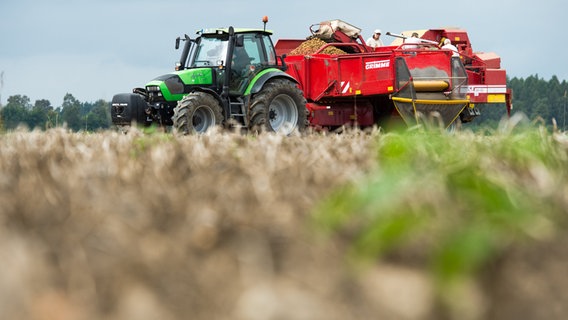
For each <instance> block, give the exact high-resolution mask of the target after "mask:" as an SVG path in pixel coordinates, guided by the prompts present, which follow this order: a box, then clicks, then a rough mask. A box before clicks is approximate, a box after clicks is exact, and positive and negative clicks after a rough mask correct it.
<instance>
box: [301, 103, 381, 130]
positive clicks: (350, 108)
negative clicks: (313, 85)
mask: <svg viewBox="0 0 568 320" xmlns="http://www.w3.org/2000/svg"><path fill="white" fill-rule="evenodd" d="M306 108H307V109H308V111H309V116H308V120H309V121H310V124H311V125H312V126H322V127H326V126H342V125H345V124H352V125H355V124H357V125H360V126H372V125H373V124H374V118H373V106H372V105H371V103H370V102H369V101H368V100H360V101H357V100H353V101H333V103H332V104H330V105H325V104H317V103H308V104H306Z"/></svg>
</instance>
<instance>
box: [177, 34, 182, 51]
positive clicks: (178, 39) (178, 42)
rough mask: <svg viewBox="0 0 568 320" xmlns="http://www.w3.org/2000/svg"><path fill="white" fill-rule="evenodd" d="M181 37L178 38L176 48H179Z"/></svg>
mask: <svg viewBox="0 0 568 320" xmlns="http://www.w3.org/2000/svg"><path fill="white" fill-rule="evenodd" d="M180 40H181V39H180V37H177V38H176V50H177V49H179V42H180Z"/></svg>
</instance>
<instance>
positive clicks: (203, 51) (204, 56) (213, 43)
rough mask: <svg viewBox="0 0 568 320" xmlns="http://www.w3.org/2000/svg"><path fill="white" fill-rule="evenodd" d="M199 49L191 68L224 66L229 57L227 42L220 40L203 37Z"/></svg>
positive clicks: (196, 49) (196, 50) (197, 48)
mask: <svg viewBox="0 0 568 320" xmlns="http://www.w3.org/2000/svg"><path fill="white" fill-rule="evenodd" d="M200 40H201V41H199V43H198V44H197V47H196V48H195V54H194V56H193V61H191V67H193V68H195V67H210V66H212V67H216V66H219V65H220V64H224V61H225V58H226V56H227V45H228V42H227V41H223V40H222V39H219V38H208V37H201V39H200Z"/></svg>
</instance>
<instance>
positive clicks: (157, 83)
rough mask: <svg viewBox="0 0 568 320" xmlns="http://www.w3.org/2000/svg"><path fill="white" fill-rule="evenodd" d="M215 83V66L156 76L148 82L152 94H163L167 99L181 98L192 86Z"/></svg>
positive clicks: (147, 88) (149, 91) (148, 89)
mask: <svg viewBox="0 0 568 320" xmlns="http://www.w3.org/2000/svg"><path fill="white" fill-rule="evenodd" d="M212 84H213V68H195V69H186V70H181V71H175V72H172V73H168V74H165V75H162V76H159V77H156V78H154V79H153V80H152V81H150V82H148V83H147V84H146V90H147V91H148V93H150V94H156V93H158V94H161V95H162V96H163V98H164V99H165V100H166V101H177V100H181V99H182V97H183V95H185V94H187V93H188V92H189V90H190V88H191V87H192V86H210V85H212Z"/></svg>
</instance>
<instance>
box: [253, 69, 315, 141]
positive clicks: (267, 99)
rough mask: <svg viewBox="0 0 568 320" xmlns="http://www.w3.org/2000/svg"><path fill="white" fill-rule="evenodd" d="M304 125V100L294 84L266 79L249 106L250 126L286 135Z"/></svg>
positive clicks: (305, 112)
mask: <svg viewBox="0 0 568 320" xmlns="http://www.w3.org/2000/svg"><path fill="white" fill-rule="evenodd" d="M307 126H308V112H307V110H306V99H305V98H304V95H303V94H302V91H301V90H300V89H298V87H297V86H296V84H295V83H294V82H292V81H290V80H287V79H274V80H271V81H269V82H267V83H266V84H265V85H264V87H263V88H262V90H261V91H260V92H259V93H258V94H256V95H255V96H254V97H253V99H252V103H251V107H250V129H251V130H252V131H253V132H259V131H264V130H266V131H269V132H278V133H282V134H285V135H290V134H291V133H293V132H294V131H296V130H297V131H299V132H303V131H304V130H305V129H306V127H307Z"/></svg>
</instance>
